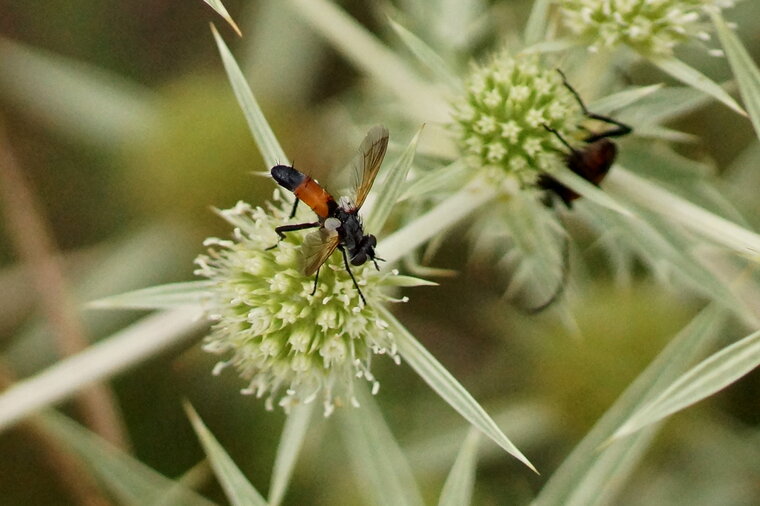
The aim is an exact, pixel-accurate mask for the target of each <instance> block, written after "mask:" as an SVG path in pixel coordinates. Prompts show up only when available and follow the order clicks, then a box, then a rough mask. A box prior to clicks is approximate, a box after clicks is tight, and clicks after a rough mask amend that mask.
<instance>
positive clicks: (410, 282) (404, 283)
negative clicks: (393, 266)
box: [383, 276, 438, 288]
mask: <svg viewBox="0 0 760 506" xmlns="http://www.w3.org/2000/svg"><path fill="white" fill-rule="evenodd" d="M383 284H384V285H388V286H400V287H404V288H411V287H415V286H438V283H436V282H435V281H428V280H426V279H420V278H415V277H414V276H392V277H390V278H387V279H386V280H385V281H384V282H383Z"/></svg>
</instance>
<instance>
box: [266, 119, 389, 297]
mask: <svg viewBox="0 0 760 506" xmlns="http://www.w3.org/2000/svg"><path fill="white" fill-rule="evenodd" d="M387 148H388V129H387V128H385V127H383V126H375V127H373V128H371V129H370V131H369V132H368V133H367V135H366V137H365V138H364V141H362V144H361V146H360V147H359V153H358V154H357V155H356V156H355V157H354V159H353V160H352V162H351V166H352V167H353V169H354V170H355V171H356V172H357V174H360V175H361V177H360V179H359V181H358V184H357V187H356V189H355V191H354V200H353V201H352V200H351V199H350V198H348V197H341V198H340V199H338V200H337V201H336V200H335V199H334V198H333V196H332V195H330V193H328V192H327V191H326V190H325V189H324V188H322V186H321V185H320V184H319V183H318V182H317V181H315V180H314V179H312V178H311V177H309V176H307V175H306V174H304V173H302V172H300V171H298V170H296V169H295V168H293V167H291V166H289V165H275V166H274V167H272V170H271V173H272V177H273V178H274V180H275V181H277V184H279V185H280V186H282V187H283V188H285V189H287V190H289V191H291V192H293V194H294V195H295V197H296V200H295V202H294V203H293V211H292V212H291V214H290V218H293V217H294V216H295V214H296V208H297V206H298V202H300V201H303V202H304V203H305V204H306V205H307V206H309V207H310V208H311V210H312V211H314V213H315V214H316V215H317V218H318V220H317V221H314V222H309V223H298V224H294V225H282V226H280V227H277V228H275V232H277V235H279V236H280V240H282V239H284V238H285V233H286V232H293V231H295V230H305V229H309V228H319V230H316V231H314V232H312V233H310V234H308V235H307V236H306V237H305V239H304V244H303V253H304V258H305V263H304V268H303V273H304V274H305V275H306V276H311V275H312V274H316V277H315V278H314V290H313V291H312V292H311V293H312V295H313V294H314V293H316V291H317V281H318V280H319V269H320V267H322V264H324V263H325V261H327V259H328V258H330V255H332V253H333V252H334V251H335V249H336V248H337V249H339V250H340V252H341V254H342V255H343V263H344V265H345V266H346V270H347V271H348V275H349V276H351V280H352V281H353V282H354V286H355V287H356V290H357V291H358V292H359V297H361V300H362V302H363V303H364V304H365V305H366V304H367V301H366V300H365V299H364V295H363V294H362V291H361V289H360V288H359V285H358V283H357V282H356V279H355V278H354V275H353V273H352V272H351V267H350V265H354V266H359V265H363V264H364V263H366V262H367V260H371V261H372V262H373V263H374V264H375V268H379V267H378V265H377V260H382V259H381V258H378V257H377V255H375V246H377V239H376V238H375V236H374V235H372V234H365V233H364V228H363V227H362V222H361V219H360V218H359V210H360V209H361V207H362V204H364V201H365V200H366V198H367V195H368V194H369V191H370V189H371V188H372V184H373V183H374V181H375V177H376V176H377V173H378V171H379V170H380V165H381V164H382V163H383V158H384V157H385V151H386V149H387ZM273 247H274V246H273ZM349 264H350V265H349Z"/></svg>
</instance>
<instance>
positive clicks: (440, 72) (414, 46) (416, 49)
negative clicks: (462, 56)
mask: <svg viewBox="0 0 760 506" xmlns="http://www.w3.org/2000/svg"><path fill="white" fill-rule="evenodd" d="M388 21H389V22H390V24H391V28H393V29H394V30H395V31H396V33H397V34H398V36H399V37H400V38H401V41H402V42H403V43H404V44H406V47H408V48H409V50H410V51H411V52H412V54H414V56H415V57H417V59H418V60H419V61H420V62H421V63H422V64H423V65H425V66H426V67H427V68H428V69H429V70H430V71H431V72H432V73H433V75H434V76H435V77H436V78H437V79H438V80H439V81H441V82H443V83H445V84H446V85H447V86H448V87H449V88H451V89H452V90H454V91H458V90H461V89H462V81H461V79H459V78H458V77H457V75H456V74H455V73H454V72H453V71H452V70H451V68H449V66H448V65H447V64H446V62H445V61H443V58H441V57H440V56H439V55H438V53H436V52H435V51H434V50H433V49H432V48H431V47H430V46H428V45H427V44H425V42H423V41H422V39H420V38H419V37H417V36H416V35H415V34H413V33H412V32H410V31H409V30H407V29H406V28H404V27H403V26H401V25H400V24H398V23H396V22H395V21H394V20H392V19H389V20H388Z"/></svg>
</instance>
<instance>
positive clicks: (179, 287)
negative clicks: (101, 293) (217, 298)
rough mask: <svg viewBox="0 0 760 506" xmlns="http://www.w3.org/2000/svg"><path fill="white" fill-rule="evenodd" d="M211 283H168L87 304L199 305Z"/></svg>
mask: <svg viewBox="0 0 760 506" xmlns="http://www.w3.org/2000/svg"><path fill="white" fill-rule="evenodd" d="M213 285H214V283H213V282H212V281H188V282H186V283H169V284H166V285H158V286H151V287H150V288H143V289H140V290H134V291H131V292H127V293H122V294H119V295H112V296H110V297H105V298H102V299H98V300H94V301H92V302H90V303H88V304H87V306H88V307H91V308H95V309H116V308H120V309H168V308H173V307H179V306H200V304H201V302H202V301H203V299H204V298H205V297H208V295H209V293H210V289H211V287H213Z"/></svg>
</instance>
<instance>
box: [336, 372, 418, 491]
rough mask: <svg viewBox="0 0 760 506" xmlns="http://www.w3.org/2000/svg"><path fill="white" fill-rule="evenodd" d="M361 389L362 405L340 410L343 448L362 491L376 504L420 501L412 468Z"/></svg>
mask: <svg viewBox="0 0 760 506" xmlns="http://www.w3.org/2000/svg"><path fill="white" fill-rule="evenodd" d="M360 390H361V391H362V392H363V393H362V394H361V395H359V403H360V405H361V408H360V409H350V408H348V409H346V410H343V411H342V412H341V421H342V422H343V425H344V426H345V430H344V431H343V432H342V433H343V435H344V437H345V441H346V449H347V451H348V453H349V456H350V457H351V462H352V464H353V467H354V470H355V472H356V473H357V478H358V480H359V482H360V483H362V489H363V492H365V495H366V496H367V499H369V500H370V501H371V502H374V503H375V504H378V505H387V506H405V505H418V506H421V505H423V504H424V502H423V500H422V496H421V495H420V492H419V489H418V488H417V484H416V482H415V481H414V475H413V474H412V470H411V468H410V467H409V464H408V463H407V461H406V458H405V457H404V454H403V452H402V451H401V448H400V447H399V446H398V443H397V442H396V440H395V438H394V437H393V434H392V433H391V431H390V428H389V427H388V425H387V424H386V423H385V420H384V419H383V416H382V414H381V413H380V409H379V408H378V407H377V404H376V403H375V400H374V399H373V398H372V397H371V396H370V395H369V394H368V393H367V392H366V389H365V388H363V387H362V388H361V389H360ZM365 484H368V485H369V486H368V487H366V486H364V485H365Z"/></svg>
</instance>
